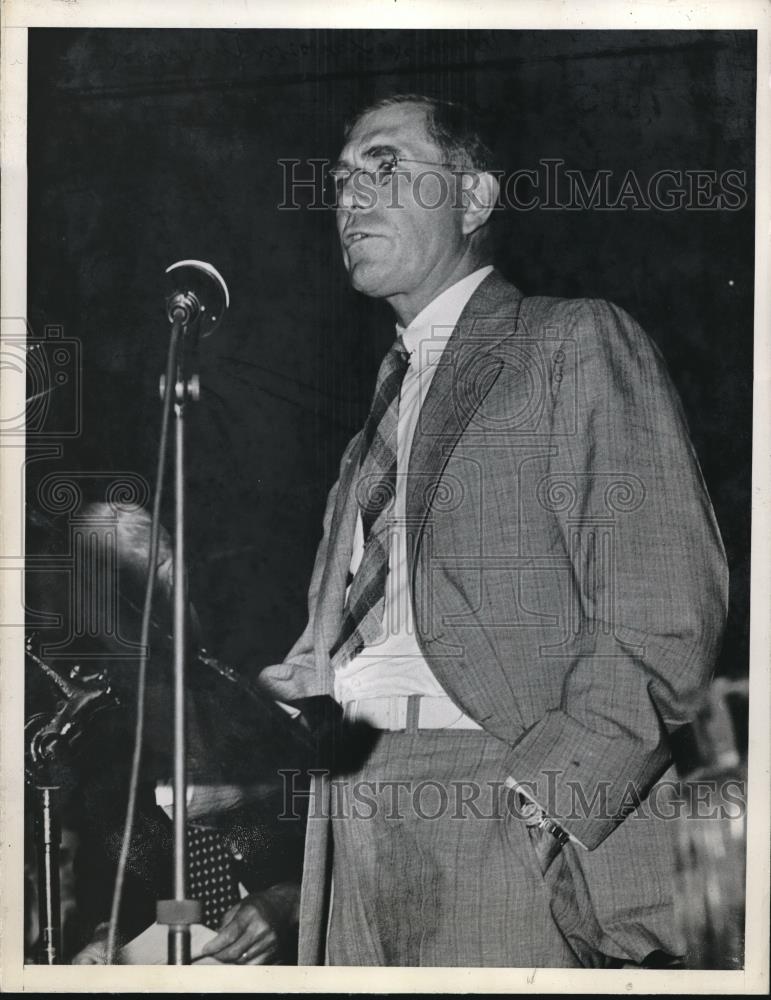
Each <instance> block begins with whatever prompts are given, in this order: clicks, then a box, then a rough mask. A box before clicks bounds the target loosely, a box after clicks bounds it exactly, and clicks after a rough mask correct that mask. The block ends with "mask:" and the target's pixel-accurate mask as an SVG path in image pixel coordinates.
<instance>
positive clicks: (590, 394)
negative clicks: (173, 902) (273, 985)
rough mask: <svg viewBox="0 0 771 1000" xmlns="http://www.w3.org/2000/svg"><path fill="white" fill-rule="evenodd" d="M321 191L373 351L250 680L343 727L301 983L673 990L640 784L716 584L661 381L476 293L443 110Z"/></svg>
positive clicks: (323, 814) (667, 930)
mask: <svg viewBox="0 0 771 1000" xmlns="http://www.w3.org/2000/svg"><path fill="white" fill-rule="evenodd" d="M332 176H333V179H334V183H335V189H336V198H337V228H338V232H339V235H340V241H341V245H342V253H343V261H344V264H345V267H346V270H347V271H348V274H349V276H350V280H351V283H352V285H353V287H354V288H355V289H357V290H358V291H360V292H362V293H363V294H365V295H368V296H371V297H373V298H383V299H385V300H386V301H387V302H388V303H389V304H390V305H391V306H392V308H393V310H394V314H395V318H396V324H397V326H396V330H397V341H396V343H395V345H394V347H393V348H392V349H391V351H389V353H388V355H387V356H386V358H385V360H384V362H383V365H382V366H381V369H380V372H379V375H378V383H377V387H376V390H375V397H374V400H373V404H372V409H371V412H370V415H369V417H368V420H367V423H366V425H365V427H364V428H363V430H362V432H360V433H359V434H358V435H356V437H355V438H354V439H353V440H352V441H351V442H350V444H349V445H348V447H347V448H346V451H345V453H344V455H343V458H342V462H341V466H340V475H339V479H338V482H337V483H336V485H335V486H334V487H333V489H332V491H331V493H330V495H329V499H328V504H327V509H326V514H325V518H324V534H323V539H322V541H321V543H320V546H319V550H318V553H317V558H316V562H315V567H314V571H313V576H312V580H311V585H310V594H309V621H308V625H307V628H306V630H305V632H304V633H303V635H302V636H301V638H300V639H299V640H298V642H297V643H296V644H295V646H294V648H293V649H292V650H291V652H290V653H289V655H288V657H287V659H286V661H285V662H284V663H282V664H279V665H276V666H274V667H270V668H267V669H266V670H265V671H263V673H262V675H261V682H262V683H263V684H264V686H265V687H266V688H267V689H268V690H269V691H270V692H271V693H272V694H273V695H274V697H276V698H278V699H281V700H283V701H285V702H287V701H289V702H291V701H300V700H301V699H306V698H310V697H314V696H328V697H331V698H333V699H334V700H335V701H336V702H337V703H338V704H339V705H340V706H341V707H342V714H343V718H344V723H345V724H344V727H343V729H342V730H341V733H340V735H339V737H338V740H337V744H336V748H335V749H336V758H335V761H336V762H335V765H334V766H333V767H331V768H330V769H329V770H328V771H326V772H325V773H319V774H317V775H316V776H315V783H316V787H315V790H314V794H313V796H312V799H311V810H310V817H309V821H308V834H307V838H306V848H305V862H304V876H303V888H302V899H301V908H300V945H299V948H300V951H299V961H300V964H314V963H324V962H326V963H328V964H342V965H346V964H355V965H367V964H372V965H427V966H431V965H433V966H447V965H472V966H536V965H542V966H561V967H568V966H593V967H607V966H612V965H620V964H624V963H626V964H660V963H665V964H666V963H668V962H672V961H674V960H676V959H677V958H678V956H680V955H681V954H682V951H683V947H682V943H681V941H680V939H679V936H678V932H677V927H676V926H675V921H674V918H673V912H672V884H671V883H672V874H673V867H672V843H671V834H672V826H673V824H672V823H667V822H666V821H664V820H662V819H661V818H659V817H658V816H657V811H658V809H657V808H655V806H657V802H656V793H657V790H658V789H659V785H657V782H659V780H660V779H661V778H662V775H664V774H665V772H666V771H667V768H668V767H669V764H670V755H669V749H668V737H669V734H670V733H671V732H672V731H674V730H675V729H677V728H678V727H679V726H681V725H683V724H684V723H686V722H687V721H688V720H689V719H690V718H692V716H693V714H694V713H695V711H696V708H697V707H698V702H699V696H700V692H702V691H703V689H704V687H705V685H706V684H707V682H708V679H709V676H710V673H711V670H712V667H713V664H714V659H715V656H716V652H717V649H718V644H719V641H720V636H721V632H722V628H723V624H724V618H725V609H726V590H727V578H726V568H725V558H724V553H723V549H722V544H721V541H720V536H719V533H718V529H717V526H716V523H715V518H714V515H713V512H712V508H711V506H710V502H709V498H708V496H707V493H706V490H705V487H704V483H703V480H702V478H701V473H700V471H699V467H698V463H697V460H696V457H695V455H694V452H693V448H692V446H691V444H690V441H689V438H688V432H687V429H686V424H685V420H684V417H683V414H682V410H681V407H680V403H679V400H678V398H677V395H676V392H675V390H674V388H673V386H672V384H671V382H670V380H669V377H668V375H667V373H666V370H665V367H664V363H663V361H662V358H661V356H660V354H659V352H658V350H657V349H656V347H655V346H654V345H653V344H652V343H651V341H650V340H648V338H647V337H646V335H645V334H644V332H643V331H642V330H641V329H640V327H639V326H638V325H637V324H636V323H635V322H634V321H633V320H632V319H631V318H630V317H629V316H628V315H627V314H625V313H624V312H623V311H622V310H621V309H619V308H617V307H615V306H613V305H610V304H608V303H606V302H601V301H584V300H577V301H566V300H559V299H548V298H533V299H531V298H524V297H523V296H522V294H521V293H520V292H519V291H518V290H517V289H516V288H515V287H513V286H512V285H511V284H509V283H508V282H506V281H505V280H504V279H503V278H502V277H501V275H500V274H499V273H498V272H497V271H496V270H495V269H494V267H493V266H492V263H491V259H490V258H491V242H490V239H489V221H490V217H491V214H492V212H493V208H494V205H495V203H496V198H497V196H498V185H497V182H496V179H495V177H494V175H493V173H492V172H491V171H490V161H489V154H488V152H487V150H486V148H485V146H484V144H483V143H482V142H481V140H480V139H479V137H478V135H477V134H476V132H475V130H474V128H473V123H472V122H470V121H469V120H468V117H467V116H465V115H464V112H463V110H462V109H459V108H458V107H456V106H453V105H446V104H444V103H442V102H438V101H434V100H432V99H429V98H423V97H415V96H406V97H398V98H392V99H387V100H385V101H381V102H379V103H378V104H376V105H374V106H372V107H371V108H369V109H368V110H367V111H365V112H364V113H363V114H362V115H360V116H359V117H358V118H357V119H356V121H355V122H354V123H353V125H352V126H351V127H350V128H349V130H348V131H347V133H346V137H345V144H344V147H343V149H342V152H341V154H340V158H339V162H338V164H337V165H336V167H335V168H334V169H333V171H332ZM362 732H364V733H366V734H368V742H367V741H366V740H365V741H363V742H362V740H361V739H358V742H357V741H356V740H354V739H353V737H352V735H350V734H354V735H355V734H358V735H359V736H361V733H362ZM362 748H364V749H362ZM646 806H648V807H649V808H647V809H646ZM245 940H246V939H245Z"/></svg>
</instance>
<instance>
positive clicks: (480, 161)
mask: <svg viewBox="0 0 771 1000" xmlns="http://www.w3.org/2000/svg"><path fill="white" fill-rule="evenodd" d="M400 104H414V105H417V106H419V107H422V108H423V109H424V110H425V112H426V132H427V134H428V137H429V138H430V139H432V140H433V141H434V142H435V143H436V145H437V146H438V147H439V149H440V151H441V154H442V156H443V158H444V160H445V161H446V162H447V163H450V164H452V166H454V167H458V168H459V169H463V168H464V167H466V168H469V169H471V170H491V169H492V168H493V154H492V151H491V150H490V147H489V146H488V145H487V143H486V142H485V141H484V139H483V138H482V135H481V133H480V131H479V126H478V124H477V122H476V121H474V120H473V118H474V116H473V115H472V112H471V110H470V108H468V107H467V106H466V105H464V104H459V103H456V102H455V101H442V100H440V99H439V98H436V97H428V96H426V95H425V94H394V95H392V96H391V97H383V98H381V100H379V101H375V103H374V104H370V105H368V106H367V107H366V108H364V110H363V111H360V112H359V113H358V114H357V115H356V117H355V118H353V119H351V120H350V121H349V122H348V123H347V124H346V127H345V138H346V139H347V138H348V136H349V135H350V133H351V131H352V130H353V127H354V125H355V124H356V123H357V122H358V121H360V120H361V119H362V118H363V117H364V116H365V115H368V114H370V113H371V112H373V111H381V110H382V109H383V108H391V107H394V106H395V105H400Z"/></svg>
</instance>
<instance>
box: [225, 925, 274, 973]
mask: <svg viewBox="0 0 771 1000" xmlns="http://www.w3.org/2000/svg"><path fill="white" fill-rule="evenodd" d="M277 944H278V938H277V937H276V935H275V934H274V933H273V931H271V930H266V932H265V933H261V934H260V935H259V937H258V938H257V939H256V940H253V941H252V943H251V944H250V945H248V946H247V947H246V949H245V950H244V951H243V952H242V953H241V954H240V955H239V956H238V958H236V959H234V961H235V962H236V964H237V965H259V964H262V963H264V962H266V961H267V960H268V959H269V957H270V956H271V955H272V954H273V953H274V952H275V951H276V946H277Z"/></svg>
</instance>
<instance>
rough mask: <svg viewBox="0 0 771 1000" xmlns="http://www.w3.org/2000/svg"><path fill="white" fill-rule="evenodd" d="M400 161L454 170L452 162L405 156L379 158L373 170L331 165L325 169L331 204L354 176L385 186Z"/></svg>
mask: <svg viewBox="0 0 771 1000" xmlns="http://www.w3.org/2000/svg"><path fill="white" fill-rule="evenodd" d="M400 163H420V164H422V165H423V166H424V167H443V168H444V169H445V170H455V169H456V168H455V167H454V165H453V164H452V163H437V162H435V161H433V160H413V159H410V158H408V157H406V156H389V157H388V158H387V159H383V160H381V161H380V162H379V163H378V165H377V166H376V167H375V168H374V169H373V170H367V169H366V168H364V167H354V168H353V170H349V169H348V168H347V167H331V168H330V169H329V170H328V171H327V179H328V186H329V191H330V194H331V196H332V200H333V204H334V205H337V204H338V203H339V201H340V198H341V197H342V195H343V192H344V191H345V186H346V184H347V183H348V181H350V180H352V179H353V178H355V177H365V178H368V179H369V181H370V184H372V185H374V186H375V187H385V186H386V184H388V183H390V181H391V180H392V178H393V177H394V175H395V174H396V171H397V168H398V167H399V164H400Z"/></svg>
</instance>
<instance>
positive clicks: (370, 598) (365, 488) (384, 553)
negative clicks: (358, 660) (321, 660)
mask: <svg viewBox="0 0 771 1000" xmlns="http://www.w3.org/2000/svg"><path fill="white" fill-rule="evenodd" d="M409 360H410V356H409V352H408V351H407V349H406V348H405V346H404V344H403V343H402V341H401V339H400V338H397V340H396V342H395V343H394V344H393V346H392V347H391V350H390V351H389V352H388V354H386V356H385V358H384V359H383V363H382V364H381V366H380V370H379V372H378V376H377V384H376V387H375V396H374V398H373V400H372V407H371V409H370V412H369V416H368V417H367V422H366V423H365V425H364V432H363V434H362V442H361V464H360V468H359V479H358V483H357V485H356V499H357V501H358V504H359V511H360V513H361V523H362V528H363V529H364V552H363V553H362V557H361V562H360V563H359V567H358V569H357V570H356V574H355V576H354V578H353V580H352V582H351V586H350V588H349V590H348V598H347V600H346V602H345V608H344V610H343V623H342V627H341V629H340V633H339V635H338V637H337V641H336V642H335V644H334V646H333V647H332V649H331V651H330V656H331V658H332V666H333V667H339V666H342V665H343V664H345V663H347V662H348V661H349V660H352V659H353V658H354V656H356V655H357V654H358V653H359V652H360V651H361V650H362V649H363V648H364V646H366V645H369V644H371V643H372V642H373V641H374V639H376V638H377V636H378V635H379V634H380V631H381V628H382V622H383V608H384V605H385V581H386V576H387V575H388V550H389V541H390V531H389V520H390V518H389V512H390V511H391V509H392V508H393V502H394V498H395V496H396V433H397V427H398V422H399V392H400V390H401V386H402V381H403V380H404V375H405V373H406V371H407V366H408V364H409Z"/></svg>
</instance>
